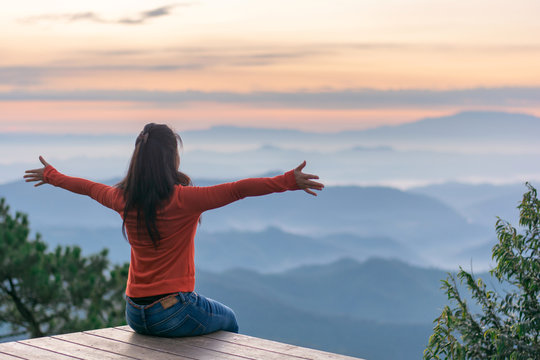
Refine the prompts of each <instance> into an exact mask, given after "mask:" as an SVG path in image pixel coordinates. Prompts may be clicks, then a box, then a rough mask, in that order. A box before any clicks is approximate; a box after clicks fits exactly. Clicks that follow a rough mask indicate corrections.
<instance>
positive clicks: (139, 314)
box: [24, 123, 324, 336]
mask: <svg viewBox="0 0 540 360" xmlns="http://www.w3.org/2000/svg"><path fill="white" fill-rule="evenodd" d="M179 142H180V144H181V139H180V137H179V136H178V135H177V134H175V133H174V132H173V131H172V129H171V128H169V127H168V126H167V125H160V124H153V123H152V124H147V125H146V126H145V127H144V129H143V131H142V132H141V133H140V134H139V136H138V137H137V140H136V142H135V150H134V151H133V156H132V158H131V162H130V165H129V169H128V172H127V175H126V177H125V178H124V179H123V180H122V181H121V182H120V183H119V184H117V185H116V186H114V187H111V186H107V185H104V184H100V183H95V182H92V181H89V180H85V179H80V178H74V177H69V176H66V175H63V174H61V173H59V172H58V171H57V170H56V169H55V168H54V167H52V166H51V165H50V164H48V163H47V162H46V161H45V160H44V159H43V157H41V156H40V157H39V159H40V161H41V163H42V164H43V165H44V167H43V168H40V169H34V170H27V171H26V175H25V176H24V178H25V179H26V181H27V182H32V181H36V182H37V184H35V186H40V185H43V184H51V185H54V186H58V187H61V188H64V189H66V190H69V191H72V192H74V193H78V194H83V195H88V196H90V197H91V198H93V199H94V200H96V201H98V202H99V203H101V204H102V205H104V206H106V207H108V208H111V209H113V210H115V211H116V212H118V213H119V214H120V216H121V217H122V219H123V226H122V232H123V233H124V236H126V233H127V239H128V241H129V243H130V245H131V261H130V267H129V276H128V281H127V287H126V303H127V305H126V319H127V323H128V324H129V325H130V326H131V327H132V328H133V330H135V331H136V332H138V333H141V334H151V335H158V336H193V335H202V334H207V333H210V332H214V331H218V330H227V331H232V332H238V324H237V322H236V317H235V314H234V312H233V311H232V310H231V309H230V308H228V307H227V306H225V305H223V304H221V303H219V302H217V301H214V300H212V299H208V298H205V297H203V296H201V295H199V294H197V293H196V292H195V291H194V288H195V266H194V243H193V242H194V238H195V232H196V230H197V225H198V223H199V218H200V216H201V214H202V213H203V212H204V211H206V210H210V209H215V208H218V207H221V206H224V205H227V204H229V203H231V202H233V201H236V200H240V199H242V198H244V197H247V196H260V195H266V194H270V193H274V192H283V191H286V190H299V189H303V190H304V191H306V192H307V193H309V194H311V195H316V193H315V192H314V191H313V190H322V189H323V187H324V186H323V184H321V183H319V182H315V181H313V180H312V179H318V176H315V175H310V174H305V173H303V172H302V169H303V168H304V166H305V165H306V162H305V161H304V162H303V163H302V164H300V165H299V166H298V167H297V168H296V169H294V170H291V171H288V172H286V173H285V174H283V175H280V176H276V177H273V178H253V179H245V180H240V181H236V182H232V183H226V184H221V185H216V186H209V187H195V186H190V185H191V180H190V178H189V177H188V176H187V175H185V174H183V173H182V172H179V171H178V168H179V166H180V155H179V153H178V143H179Z"/></svg>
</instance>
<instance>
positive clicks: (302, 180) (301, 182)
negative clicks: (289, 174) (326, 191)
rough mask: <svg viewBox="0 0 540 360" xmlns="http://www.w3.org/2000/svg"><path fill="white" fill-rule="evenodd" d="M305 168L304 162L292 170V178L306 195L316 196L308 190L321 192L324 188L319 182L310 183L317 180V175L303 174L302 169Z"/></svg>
mask: <svg viewBox="0 0 540 360" xmlns="http://www.w3.org/2000/svg"><path fill="white" fill-rule="evenodd" d="M305 166H306V161H305V160H304V162H302V163H301V164H300V165H298V167H297V168H296V169H294V178H295V179H296V184H297V185H298V187H299V188H300V189H302V190H304V191H305V192H307V193H308V194H311V195H313V196H317V194H316V193H315V192H314V191H312V190H310V189H314V190H319V191H321V190H322V189H323V188H324V185H323V184H321V183H320V182H316V181H312V180H311V179H319V177H318V176H317V175H312V174H305V173H303V172H302V169H303V168H304V167H305Z"/></svg>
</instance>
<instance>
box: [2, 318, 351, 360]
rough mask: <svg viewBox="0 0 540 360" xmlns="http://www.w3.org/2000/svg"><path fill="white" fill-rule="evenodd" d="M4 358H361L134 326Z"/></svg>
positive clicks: (16, 345) (42, 341)
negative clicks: (139, 330) (167, 334)
mask: <svg viewBox="0 0 540 360" xmlns="http://www.w3.org/2000/svg"><path fill="white" fill-rule="evenodd" d="M0 359H9V360H11V359H32V360H33V359H44V360H48V359H51V360H52V359H54V360H73V359H88V360H93V359H95V360H106V359H115V360H116V359H141V360H143V359H144V360H146V359H153V360H154V359H155V360H162V359H163V360H164V359H167V360H169V359H171V360H181V359H187V360H203V359H204V360H212V359H215V360H218V359H219V360H223V359H231V360H237V359H257V360H258V359H261V360H278V359H279V360H281V359H285V360H302V359H313V360H350V359H358V358H353V357H350V356H344V355H338V354H333V353H328V352H324V351H319V350H313V349H308V348H304V347H300V346H295V345H289V344H284V343H280V342H276V341H270V340H265V339H259V338H256V337H251V336H246V335H240V334H233V333H230V332H225V331H220V332H216V333H213V334H208V335H204V336H195V337H186V338H160V337H154V336H143V335H139V334H136V333H134V332H133V330H131V328H130V327H128V326H119V327H116V328H107V329H100V330H92V331H83V332H78V333H72V334H64V335H56V336H50V337H43V338H36V339H29V340H22V341H13V342H8V343H1V344H0Z"/></svg>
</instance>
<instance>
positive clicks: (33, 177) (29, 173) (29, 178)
mask: <svg viewBox="0 0 540 360" xmlns="http://www.w3.org/2000/svg"><path fill="white" fill-rule="evenodd" d="M39 161H41V163H42V164H43V167H42V168H39V169H33V170H26V171H25V174H26V175H24V176H23V177H24V178H25V179H26V182H33V181H39V182H38V183H37V184H35V185H34V186H40V185H43V184H46V182H45V181H44V180H43V171H44V170H45V168H46V167H47V166H49V165H50V164H49V163H48V162H46V161H45V159H44V158H43V157H42V156H40V157H39Z"/></svg>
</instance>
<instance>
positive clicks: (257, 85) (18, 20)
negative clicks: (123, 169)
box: [0, 0, 540, 133]
mask: <svg viewBox="0 0 540 360" xmlns="http://www.w3.org/2000/svg"><path fill="white" fill-rule="evenodd" d="M539 13H540V2H538V1H537V0H520V1H515V2H510V1H507V0H504V1H500V0H491V1H488V0H468V1H463V0H460V1H456V0H453V1H447V0H437V1H433V0H406V1H405V0H363V1H357V0H327V1H320V0H310V1H305V0H295V1H282V0H258V1H247V0H227V1H223V0H201V1H180V2H173V1H166V0H163V1H162V0H144V1H143V0H130V1H125V0H116V1H110V0H108V1H104V0H94V1H92V2H90V1H79V0H72V1H69V2H66V1H63V0H62V1H60V0H50V1H38V0H19V1H17V2H13V3H10V4H9V6H5V7H4V8H3V9H2V11H1V12H0V44H1V46H0V133H9V132H28V131H30V132H44V133H58V132H60V133H131V132H135V131H137V130H138V129H140V128H141V127H142V126H143V125H144V124H145V123H147V122H161V123H168V124H171V125H173V126H174V127H175V128H176V129H180V130H181V129H186V130H187V129H204V128H208V127H211V126H215V125H239V126H251V127H266V128H294V129H301V130H306V131H319V132H327V131H343V130H351V129H364V128H370V127H376V126H380V125H393V124H400V123H404V122H411V121H416V120H418V119H420V118H424V117H433V116H442V115H448V114H452V113H455V112H459V111H464V110H496V111H510V112H520V113H528V114H533V115H537V116H540V96H539V95H540V65H539V64H540V36H539V35H540V22H538V16H537V15H538V14H539Z"/></svg>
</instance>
